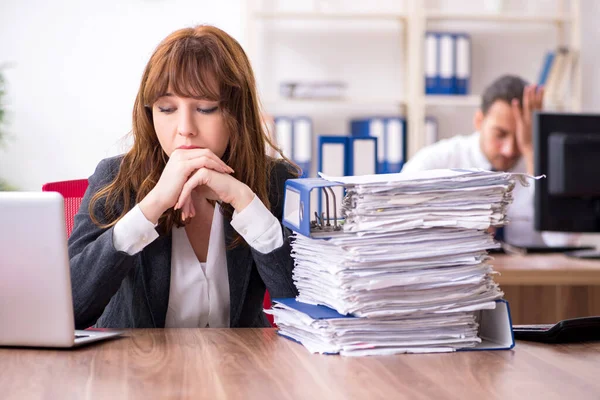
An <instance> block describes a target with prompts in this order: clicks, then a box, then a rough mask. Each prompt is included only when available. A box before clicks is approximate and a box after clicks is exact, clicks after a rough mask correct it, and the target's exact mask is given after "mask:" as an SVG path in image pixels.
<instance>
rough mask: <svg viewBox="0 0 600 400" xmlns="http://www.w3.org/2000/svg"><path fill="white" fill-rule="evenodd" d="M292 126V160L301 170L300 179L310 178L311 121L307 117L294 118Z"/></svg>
mask: <svg viewBox="0 0 600 400" xmlns="http://www.w3.org/2000/svg"><path fill="white" fill-rule="evenodd" d="M293 124H294V141H293V146H292V154H293V157H292V159H293V160H294V162H295V163H296V164H297V165H298V166H299V167H300V168H301V169H302V177H303V178H306V177H308V176H310V165H311V160H312V136H313V134H312V131H313V128H312V121H311V119H310V118H308V117H296V118H294V120H293Z"/></svg>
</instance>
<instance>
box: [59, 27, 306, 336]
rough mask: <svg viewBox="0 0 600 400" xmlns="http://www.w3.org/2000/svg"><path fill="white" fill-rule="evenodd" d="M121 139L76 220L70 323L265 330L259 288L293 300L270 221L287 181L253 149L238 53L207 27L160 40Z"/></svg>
mask: <svg viewBox="0 0 600 400" xmlns="http://www.w3.org/2000/svg"><path fill="white" fill-rule="evenodd" d="M132 134H133V138H134V144H133V147H132V149H131V150H130V151H129V152H128V153H127V154H125V155H124V156H118V157H114V158H109V159H105V160H102V161H101V162H100V164H99V165H98V167H97V168H96V171H95V172H94V174H93V175H92V176H91V177H90V178H89V187H88V190H87V192H86V194H85V197H84V199H83V202H82V205H81V208H80V210H79V212H78V214H77V215H76V216H75V226H74V229H73V233H72V235H71V237H70V238H69V257H70V261H71V280H72V286H73V303H74V309H75V324H76V327H77V328H78V329H81V328H87V327H89V326H92V325H95V326H97V327H111V328H148V327H150V328H161V327H260V326H268V322H267V319H266V317H265V315H264V313H263V312H262V301H263V297H264V293H265V287H266V288H267V289H268V290H269V292H270V293H271V295H272V296H273V297H291V296H295V295H296V294H297V292H296V289H295V286H294V283H293V280H292V269H293V260H292V258H291V255H290V244H289V239H288V233H289V232H288V231H287V230H284V229H282V226H281V216H282V212H283V190H284V183H285V181H286V179H289V178H293V177H295V176H297V172H296V170H295V169H294V168H292V167H291V166H290V164H286V163H284V162H281V161H279V162H278V161H276V160H274V159H271V158H269V157H267V156H266V154H265V142H267V143H268V144H269V145H271V146H272V143H271V142H270V141H269V139H268V138H267V137H266V136H265V133H264V130H263V127H262V123H261V119H260V113H259V103H258V98H257V95H256V87H255V82H254V76H253V73H252V69H251V67H250V63H249V61H248V58H247V57H246V55H245V53H244V51H243V50H242V48H241V46H240V45H239V44H238V43H237V42H236V41H235V40H234V39H233V38H231V37H230V36H229V35H227V34H226V33H225V32H223V31H221V30H219V29H217V28H215V27H211V26H199V27H196V28H189V29H182V30H179V31H176V32H174V33H172V34H171V35H169V36H168V37H167V38H166V39H165V40H164V41H163V42H162V43H161V44H160V45H159V46H158V47H157V49H156V50H155V52H154V54H153V55H152V57H151V58H150V61H149V63H148V65H147V66H146V69H145V71H144V75H143V77H142V82H141V85H140V89H139V91H138V94H137V98H136V100H135V104H134V110H133V130H132Z"/></svg>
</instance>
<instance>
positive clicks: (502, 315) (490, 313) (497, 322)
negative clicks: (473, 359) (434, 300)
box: [273, 298, 515, 351]
mask: <svg viewBox="0 0 600 400" xmlns="http://www.w3.org/2000/svg"><path fill="white" fill-rule="evenodd" d="M273 302H274V303H280V304H283V305H285V306H287V307H290V308H292V309H294V310H296V311H299V312H301V313H303V314H306V315H308V316H309V317H311V318H313V319H319V320H323V319H340V318H356V317H354V316H352V315H342V314H339V313H338V312H337V311H336V310H334V309H331V308H329V307H326V306H323V305H312V304H306V303H302V302H299V301H297V300H296V299H295V298H274V299H273ZM476 318H477V322H478V324H479V326H478V332H477V336H479V337H480V338H481V343H479V344H477V345H476V346H475V347H465V348H462V349H457V350H456V351H482V350H485V351H488V350H511V349H513V348H514V347H515V337H514V334H513V330H512V318H511V315H510V307H509V305H508V302H507V301H506V300H496V308H494V309H493V310H479V311H476ZM282 336H284V335H282ZM284 337H286V336H284ZM292 340H294V339H292Z"/></svg>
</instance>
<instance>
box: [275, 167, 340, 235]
mask: <svg viewBox="0 0 600 400" xmlns="http://www.w3.org/2000/svg"><path fill="white" fill-rule="evenodd" d="M343 190H344V187H343V185H342V184H340V183H335V182H329V181H326V180H325V179H321V178H307V179H288V180H287V181H286V182H285V195H284V201H283V220H282V223H283V226H285V227H287V228H289V229H291V230H292V231H294V232H298V233H300V234H301V235H304V236H307V237H319V238H328V237H331V236H334V235H336V234H339V233H341V225H340V223H341V221H342V216H341V212H340V211H341V205H338V203H339V204H341V198H338V195H339V193H340V192H341V195H342V196H343ZM315 191H316V192H318V194H319V196H318V197H319V200H318V201H319V202H320V203H321V202H322V197H326V198H325V200H326V202H324V203H325V204H327V205H329V208H327V207H326V206H325V205H323V210H322V211H321V205H319V207H318V208H317V207H315V205H314V201H315V196H312V194H313V192H315ZM334 195H335V197H336V201H334V199H333V196H334ZM334 206H335V207H334ZM315 209H318V210H319V212H318V217H317V216H315V215H314V213H313V214H311V210H315ZM323 214H324V215H323ZM328 215H329V218H327V216H328Z"/></svg>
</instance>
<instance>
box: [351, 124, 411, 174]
mask: <svg viewBox="0 0 600 400" xmlns="http://www.w3.org/2000/svg"><path fill="white" fill-rule="evenodd" d="M350 131H351V134H352V137H354V138H364V137H373V138H377V173H378V174H387V173H395V172H400V170H401V169H402V166H403V165H404V162H405V160H406V120H405V119H404V118H403V117H399V116H394V117H382V116H376V117H370V118H364V119H353V120H351V121H350ZM368 165H371V164H370V161H369V164H368ZM348 175H365V174H356V173H355V174H352V173H349V174H348Z"/></svg>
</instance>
